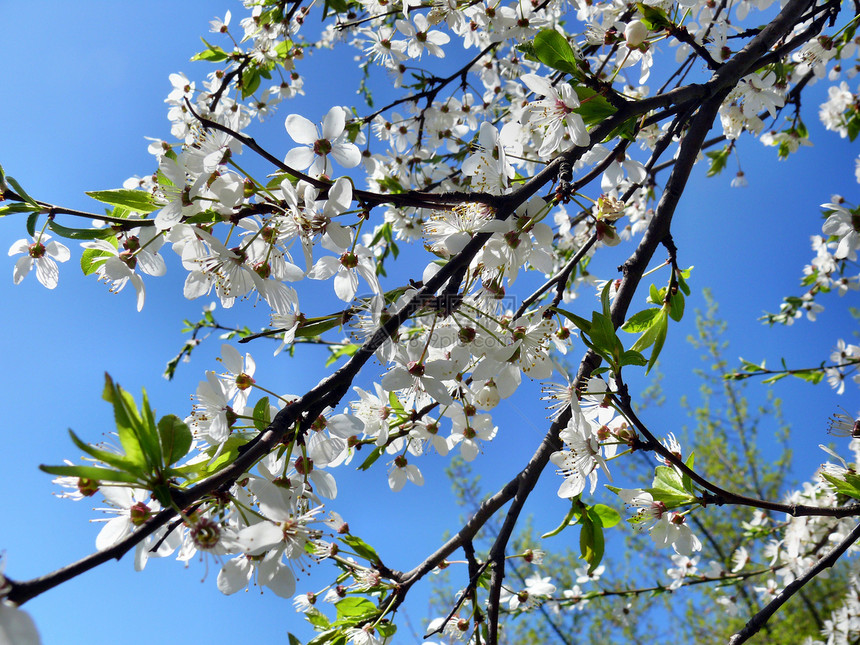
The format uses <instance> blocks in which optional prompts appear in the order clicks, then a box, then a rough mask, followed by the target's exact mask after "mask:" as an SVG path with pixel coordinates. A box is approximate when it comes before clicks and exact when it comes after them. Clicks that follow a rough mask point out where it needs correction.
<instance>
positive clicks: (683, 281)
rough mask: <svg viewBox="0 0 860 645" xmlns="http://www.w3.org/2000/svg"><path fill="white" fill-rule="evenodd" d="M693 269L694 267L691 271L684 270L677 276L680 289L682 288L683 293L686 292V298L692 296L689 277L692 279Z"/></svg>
mask: <svg viewBox="0 0 860 645" xmlns="http://www.w3.org/2000/svg"><path fill="white" fill-rule="evenodd" d="M692 268H693V267H690V268H689V269H684V270H683V271H679V272H678V275H677V278H678V287H680V289H681V291H683V292H684V295H685V296H689V295H690V287H689V285H688V284H687V278H689V277H690V270H691V269H692Z"/></svg>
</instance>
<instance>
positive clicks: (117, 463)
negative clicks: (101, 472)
mask: <svg viewBox="0 0 860 645" xmlns="http://www.w3.org/2000/svg"><path fill="white" fill-rule="evenodd" d="M69 436H70V437H71V438H72V443H74V444H75V446H77V447H78V449H79V450H82V451H83V452H84V453H86V454H88V455H89V456H90V457H92V458H93V459H96V460H98V461H100V462H102V463H104V464H107V465H108V466H113V467H114V468H116V469H117V470H121V471H123V472H126V473H128V474H129V475H132V476H134V477H135V478H136V481H137V480H140V479H144V476H145V475H146V470H145V469H143V468H141V467H140V466H139V465H138V464H136V463H135V462H133V461H131V460H130V459H128V457H126V456H124V455H118V454H117V453H115V452H113V451H110V450H102V449H101V448H96V447H95V446H91V445H90V444H88V443H85V442H84V441H83V440H82V439H81V438H80V437H78V436H77V435H76V434H75V433H74V431H73V430H71V429H70V430H69Z"/></svg>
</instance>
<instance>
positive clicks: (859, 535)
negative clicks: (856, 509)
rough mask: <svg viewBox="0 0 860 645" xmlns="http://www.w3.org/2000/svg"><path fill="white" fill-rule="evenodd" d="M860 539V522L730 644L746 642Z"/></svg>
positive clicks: (746, 626)
mask: <svg viewBox="0 0 860 645" xmlns="http://www.w3.org/2000/svg"><path fill="white" fill-rule="evenodd" d="M858 539H860V524H858V525H857V526H855V527H854V529H853V530H852V531H851V533H849V534H848V535H847V536H845V539H843V540H842V541H841V542H840V543H839V544H838V545H837V546H835V547H834V548H833V550H832V551H830V553H828V554H827V555H826V556H824V557H823V558H822V559H821V560H819V561H818V562H817V563H815V565H813V566H812V567H810V569H809V570H808V571H807V572H806V573H804V574H803V575H802V576H801V577H800V578H797V579H796V580H794V581H793V582H791V583H790V584H788V585H786V587H785V589H783V590H782V591H780V592H779V594H777V596H776V598H774V599H773V600H771V601H770V602H769V603H768V604H767V606H766V607H764V608H763V609H762V610H761V611H759V612H758V613H757V614H756V615H755V616H753V617H752V618H750V620H749V622H747V624H746V625H744V628H743V629H742V630H740V631H739V632H737V633H736V634H734V635H733V636H732V637H731V638H730V639H729V645H740V644H741V643H746V642H747V641H748V640H749V639H750V638H752V636H754V635H755V634H756V633H757V632H758V631H759V630H760V629H761V628H762V627H763V626H764V625H765V623H767V621H768V620H769V619H770V617H771V616H773V614H774V613H776V611H777V610H778V609H779V608H780V607H782V606H783V605H784V604H785V603H786V602H787V601H788V599H789V598H791V597H792V596H793V595H794V594H796V593H797V592H799V591H800V590H801V589H802V588H803V587H804V586H805V585H806V584H807V583H809V582H810V581H811V580H812V579H813V578H814V577H815V576H817V575H818V574H819V573H821V572H822V571H824V570H825V569H828V568H830V567H832V566H833V565H834V564H836V561H837V560H838V559H839V558H840V557H841V556H842V554H843V553H845V552H846V551H847V550H848V548H849V547H850V546H851V545H852V544H854V543H855V542H856V541H857V540H858Z"/></svg>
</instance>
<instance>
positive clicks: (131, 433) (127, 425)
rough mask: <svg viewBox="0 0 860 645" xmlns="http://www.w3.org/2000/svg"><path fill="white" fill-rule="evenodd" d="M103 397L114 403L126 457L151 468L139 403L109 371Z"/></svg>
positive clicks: (120, 439)
mask: <svg viewBox="0 0 860 645" xmlns="http://www.w3.org/2000/svg"><path fill="white" fill-rule="evenodd" d="M102 398H103V399H104V400H105V401H107V402H108V403H111V404H112V405H113V411H114V422H115V423H116V429H117V434H119V441H120V443H121V444H122V448H123V450H124V451H125V454H126V457H128V459H129V460H131V461H132V463H134V464H136V465H137V466H138V467H140V468H143V469H144V470H146V471H148V470H150V469H149V464H148V463H147V458H146V456H145V454H144V449H143V447H142V446H141V434H142V433H141V425H142V424H141V420H140V415H139V413H138V411H137V405H135V403H134V399H133V398H132V396H131V395H130V394H129V393H128V392H126V391H125V390H123V389H122V388H121V387H119V386H118V385H114V382H113V379H111V377H110V375H109V374H108V373H107V372H105V389H104V392H103V393H102Z"/></svg>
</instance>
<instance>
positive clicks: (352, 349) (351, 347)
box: [325, 343, 361, 367]
mask: <svg viewBox="0 0 860 645" xmlns="http://www.w3.org/2000/svg"><path fill="white" fill-rule="evenodd" d="M360 348H361V345H357V344H355V343H348V344H346V345H341V346H340V347H330V348H329V351H330V352H331V356H329V357H328V360H327V361H326V362H325V366H326V367H329V366H330V365H333V364H334V363H336V362H337V359H339V358H341V357H343V356H353V355H355V353H356V352H357V351H358V350H359V349H360Z"/></svg>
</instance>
